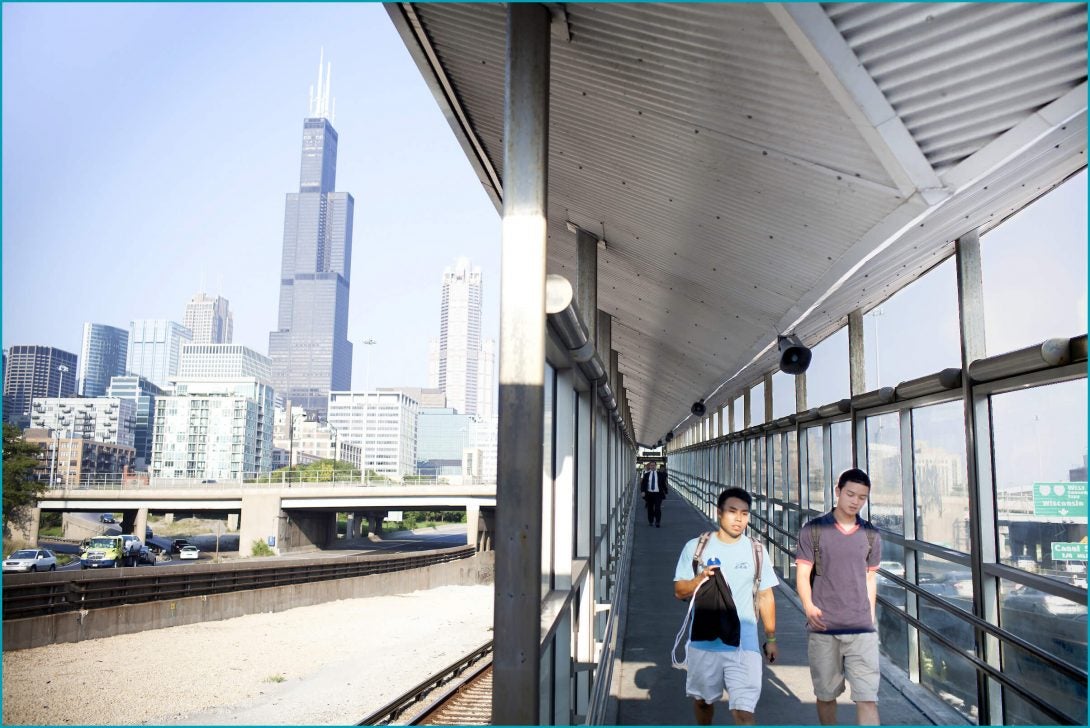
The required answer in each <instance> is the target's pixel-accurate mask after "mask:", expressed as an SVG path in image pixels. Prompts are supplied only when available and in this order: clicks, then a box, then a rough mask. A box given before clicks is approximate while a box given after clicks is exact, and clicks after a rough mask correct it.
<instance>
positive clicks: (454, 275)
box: [428, 258, 495, 415]
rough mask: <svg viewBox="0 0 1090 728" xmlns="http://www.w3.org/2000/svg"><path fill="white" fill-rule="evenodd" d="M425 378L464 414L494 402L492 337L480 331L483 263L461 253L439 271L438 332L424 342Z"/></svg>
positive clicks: (477, 411) (487, 409)
mask: <svg viewBox="0 0 1090 728" xmlns="http://www.w3.org/2000/svg"><path fill="white" fill-rule="evenodd" d="M428 384H429V386H431V387H438V388H439V389H442V390H443V393H444V394H445V395H446V398H447V406H448V407H453V408H454V409H456V410H457V411H458V412H460V413H462V414H468V415H475V414H486V413H487V414H491V409H492V408H493V407H495V396H494V393H493V389H494V388H495V342H494V341H492V340H491V339H482V337H481V269H480V268H479V267H476V266H471V264H470V262H469V260H468V259H467V258H459V259H458V260H457V262H456V263H455V264H454V266H453V267H449V268H447V269H446V270H444V271H443V280H442V294H441V301H440V313H439V338H438V339H431V340H430V341H429V342H428Z"/></svg>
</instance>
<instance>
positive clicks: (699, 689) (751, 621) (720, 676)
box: [674, 488, 780, 725]
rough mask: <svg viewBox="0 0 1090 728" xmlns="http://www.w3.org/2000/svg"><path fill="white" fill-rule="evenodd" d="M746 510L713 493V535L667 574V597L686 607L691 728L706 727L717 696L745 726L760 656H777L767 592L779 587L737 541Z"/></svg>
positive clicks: (753, 547)
mask: <svg viewBox="0 0 1090 728" xmlns="http://www.w3.org/2000/svg"><path fill="white" fill-rule="evenodd" d="M751 503H752V499H751V498H750V495H749V493H747V492H746V491H744V490H742V489H741V488H727V489H726V490H724V491H723V492H722V493H720V495H719V500H718V503H717V505H718V508H717V513H716V515H717V517H718V521H719V528H718V530H717V531H710V532H708V533H705V534H704V535H702V536H700V537H699V538H694V539H692V540H691V541H689V542H688V543H687V544H685V547H684V548H683V549H682V550H681V556H680V557H679V558H678V562H677V568H676V569H675V572H674V596H676V597H677V598H678V599H686V600H688V599H693V600H694V601H693V604H692V610H693V612H692V613H693V624H692V630H691V632H690V633H689V643H688V646H687V647H686V670H687V671H688V675H687V677H686V680H685V694H686V695H688V696H689V697H690V698H693V700H694V704H693V710H694V713H695V715H696V722H697V724H698V725H711V722H712V718H713V717H714V714H715V703H717V702H718V701H719V700H721V699H722V697H723V691H724V690H727V691H728V692H729V705H730V711H731V715H732V716H733V718H734V722H735V724H738V725H753V724H754V719H753V713H754V710H755V709H756V707H757V700H758V699H759V698H760V697H761V674H762V672H763V670H764V667H763V663H762V661H761V653H762V651H763V652H764V656H765V658H767V659H768V661H769V662H775V661H776V656H777V654H778V650H777V647H776V600H775V597H774V596H773V593H772V587H774V586H776V585H777V584H779V583H780V582H779V579H778V578H777V577H776V572H775V571H773V570H772V564H771V562H770V560H769V558H768V551H767V550H766V549H765V547H764V546H763V545H762V544H760V543H759V542H757V541H754V540H751V539H750V538H748V537H746V536H743V535H742V534H743V533H744V532H745V530H746V526H748V525H749V509H750V504H751ZM694 595H695V597H694ZM758 614H759V615H760V618H761V623H762V625H763V626H764V633H765V644H764V648H763V650H762V648H761V647H760V646H759V643H758V639H757V616H758ZM680 638H681V635H679V639H680ZM675 646H676V645H675Z"/></svg>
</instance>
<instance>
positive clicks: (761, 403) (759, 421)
mask: <svg viewBox="0 0 1090 728" xmlns="http://www.w3.org/2000/svg"><path fill="white" fill-rule="evenodd" d="M749 417H750V422H749V424H750V426H751V427H752V426H753V425H763V424H764V421H765V383H764V381H762V382H761V383H760V384H758V385H756V386H755V387H753V389H751V390H749Z"/></svg>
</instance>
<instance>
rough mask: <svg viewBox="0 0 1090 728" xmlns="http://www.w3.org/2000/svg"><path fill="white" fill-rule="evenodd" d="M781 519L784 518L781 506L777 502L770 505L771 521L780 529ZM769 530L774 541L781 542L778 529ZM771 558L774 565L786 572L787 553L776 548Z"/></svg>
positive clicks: (781, 525) (781, 538)
mask: <svg viewBox="0 0 1090 728" xmlns="http://www.w3.org/2000/svg"><path fill="white" fill-rule="evenodd" d="M783 519H784V514H783V506H781V505H780V504H778V503H776V504H773V506H772V523H774V524H775V525H776V526H777V527H778V528H779V529H781V530H782V529H783V527H784V522H783ZM770 532H771V535H772V539H773V540H774V541H777V542H781V543H782V542H783V534H782V533H780V532H779V531H773V530H771V529H770ZM772 560H773V561H774V562H775V565H776V566H778V567H780V569H782V570H783V571H784V573H786V572H787V569H788V568H789V567H788V563H789V559H788V558H787V554H786V553H785V552H784V551H782V550H781V549H776V553H775V554H773V555H772Z"/></svg>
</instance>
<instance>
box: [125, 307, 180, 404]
mask: <svg viewBox="0 0 1090 728" xmlns="http://www.w3.org/2000/svg"><path fill="white" fill-rule="evenodd" d="M192 340H193V333H192V332H191V331H190V330H189V329H187V328H186V327H184V326H182V325H181V324H179V323H177V322H174V321H168V320H166V319H137V320H135V321H133V322H131V323H130V324H129V356H128V359H127V363H126V365H125V369H126V371H127V373H129V374H135V375H138V376H141V377H144V378H145V379H147V380H148V381H149V382H151V383H152V384H154V385H155V386H157V387H161V388H164V389H165V388H166V387H168V386H170V382H171V380H173V379H174V377H175V376H176V375H177V374H178V363H179V361H180V360H181V357H182V344H188V343H190V342H191V341H192Z"/></svg>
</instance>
